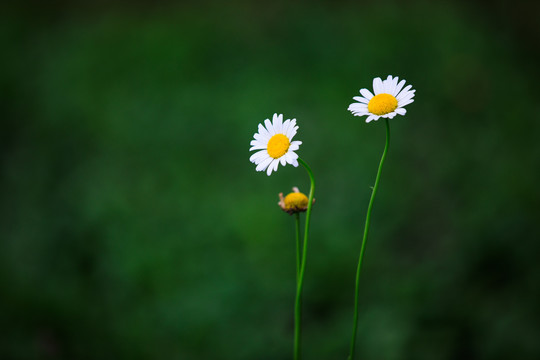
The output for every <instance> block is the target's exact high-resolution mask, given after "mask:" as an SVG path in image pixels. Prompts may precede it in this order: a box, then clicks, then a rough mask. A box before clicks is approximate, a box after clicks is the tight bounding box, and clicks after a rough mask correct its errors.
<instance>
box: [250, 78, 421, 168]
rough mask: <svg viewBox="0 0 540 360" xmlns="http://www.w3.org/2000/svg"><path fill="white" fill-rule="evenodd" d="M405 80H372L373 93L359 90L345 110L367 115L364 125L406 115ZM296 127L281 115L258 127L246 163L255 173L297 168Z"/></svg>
mask: <svg viewBox="0 0 540 360" xmlns="http://www.w3.org/2000/svg"><path fill="white" fill-rule="evenodd" d="M405 83H406V82H405V80H401V81H399V78H398V77H392V76H391V75H389V76H388V78H387V79H386V80H381V78H379V77H378V78H375V79H373V93H372V92H371V91H369V90H368V89H361V90H360V94H361V95H362V96H355V97H353V99H354V100H356V101H357V102H355V103H352V104H351V105H349V108H348V110H349V111H350V112H351V113H352V114H353V115H355V116H367V118H366V122H368V123H369V122H370V121H373V120H375V121H376V120H379V118H388V119H392V118H394V117H395V116H396V115H405V113H406V112H407V110H406V109H405V108H404V107H405V106H406V105H408V104H410V103H412V102H413V101H414V100H413V98H414V93H415V91H416V90H412V86H411V85H407V86H405ZM297 130H298V126H297V125H296V119H292V120H285V121H283V115H282V114H280V115H278V114H274V116H273V118H272V121H270V120H269V119H266V120H265V121H264V126H263V124H259V129H258V132H257V133H255V135H254V136H253V137H254V139H253V140H252V141H251V148H250V149H249V150H250V151H254V150H258V151H257V152H256V153H255V154H253V155H252V156H251V157H250V158H249V160H250V161H251V162H252V163H254V164H255V165H257V167H256V168H255V170H257V171H265V170H266V174H267V175H268V176H270V175H271V174H272V172H273V171H276V170H277V168H278V165H279V164H281V165H282V166H285V165H286V164H291V165H293V166H294V167H297V166H298V160H297V159H298V155H297V154H296V153H295V151H296V150H298V149H299V148H300V145H301V144H302V142H301V141H293V137H294V136H295V135H296V132H297Z"/></svg>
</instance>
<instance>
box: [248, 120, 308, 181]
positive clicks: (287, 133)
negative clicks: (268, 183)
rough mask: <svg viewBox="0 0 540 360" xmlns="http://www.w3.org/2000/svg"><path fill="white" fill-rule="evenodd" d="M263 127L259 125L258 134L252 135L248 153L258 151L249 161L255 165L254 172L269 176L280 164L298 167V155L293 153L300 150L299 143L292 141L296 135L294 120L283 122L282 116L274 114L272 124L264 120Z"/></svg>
mask: <svg viewBox="0 0 540 360" xmlns="http://www.w3.org/2000/svg"><path fill="white" fill-rule="evenodd" d="M264 125H265V126H266V127H265V126H263V125H262V124H259V132H258V133H256V134H255V135H253V138H254V140H252V141H251V143H250V144H251V148H250V149H249V151H253V150H259V151H257V152H256V153H255V154H253V155H251V157H250V158H249V161H251V162H252V163H254V164H255V165H257V167H256V168H255V170H257V171H264V170H266V174H267V175H268V176H270V174H272V171H276V170H277V168H278V165H279V164H280V163H281V165H282V166H285V165H286V164H287V163H288V164H291V165H293V166H294V167H297V166H298V160H297V159H298V155H296V153H295V151H296V150H298V149H299V148H300V145H301V144H302V142H301V141H292V138H293V137H294V135H296V130H298V126H296V119H292V120H285V121H283V115H282V114H280V115H278V114H274V117H273V118H272V122H270V120H269V119H266V120H264Z"/></svg>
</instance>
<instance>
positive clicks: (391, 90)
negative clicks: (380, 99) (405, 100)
mask: <svg viewBox="0 0 540 360" xmlns="http://www.w3.org/2000/svg"><path fill="white" fill-rule="evenodd" d="M397 83H398V77H397V76H396V77H395V78H394V79H392V85H391V87H390V92H389V94H390V95H392V96H394V94H395V93H396V87H397ZM394 97H395V96H394Z"/></svg>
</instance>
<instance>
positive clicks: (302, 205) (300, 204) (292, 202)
mask: <svg viewBox="0 0 540 360" xmlns="http://www.w3.org/2000/svg"><path fill="white" fill-rule="evenodd" d="M292 189H293V192H292V193H289V194H288V195H287V196H285V197H283V193H279V202H278V205H279V207H280V208H281V210H283V211H285V212H286V213H289V214H291V215H292V214H295V213H299V212H304V211H306V210H307V208H308V203H309V199H308V197H307V196H306V195H305V194H303V193H301V192H300V190H298V188H297V187H296V186H295V187H293V188H292ZM313 202H315V199H313Z"/></svg>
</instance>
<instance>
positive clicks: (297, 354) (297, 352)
mask: <svg viewBox="0 0 540 360" xmlns="http://www.w3.org/2000/svg"><path fill="white" fill-rule="evenodd" d="M298 162H299V163H300V164H302V166H303V167H304V168H305V169H306V170H307V172H308V175H309V180H310V181H311V188H310V189H309V199H308V208H307V212H306V225H305V231H304V246H303V250H302V261H301V263H300V272H299V273H298V282H297V285H296V301H295V304H294V360H300V359H301V355H302V351H301V347H300V337H301V335H302V326H301V321H302V289H303V287H304V273H305V271H306V255H307V244H308V231H309V220H310V217H311V205H313V193H314V192H315V178H314V177H313V173H312V172H311V169H310V168H309V166H308V164H306V162H305V161H304V160H302V159H300V158H298Z"/></svg>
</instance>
